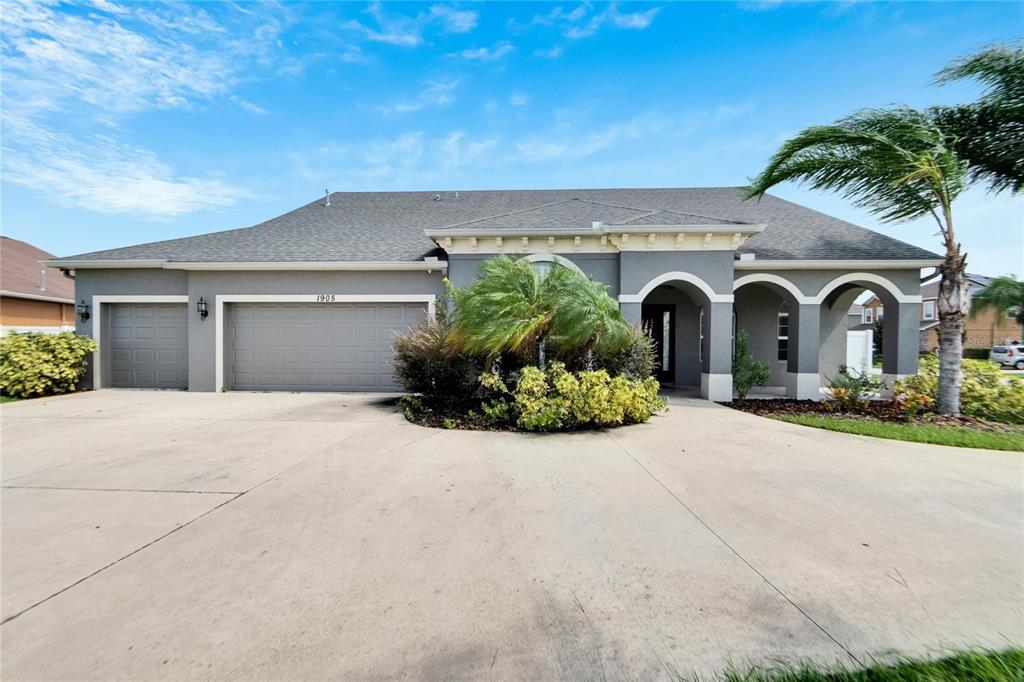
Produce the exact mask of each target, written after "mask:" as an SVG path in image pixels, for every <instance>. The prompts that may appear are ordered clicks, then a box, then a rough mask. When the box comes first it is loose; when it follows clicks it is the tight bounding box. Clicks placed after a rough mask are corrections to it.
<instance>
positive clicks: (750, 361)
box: [732, 330, 771, 400]
mask: <svg viewBox="0 0 1024 682" xmlns="http://www.w3.org/2000/svg"><path fill="white" fill-rule="evenodd" d="M749 345H750V335H749V334H747V332H745V331H743V330H740V331H739V332H737V333H736V350H735V352H734V353H733V356H732V385H733V388H734V389H736V395H738V396H739V398H740V400H743V399H744V398H746V397H747V393H749V392H750V389H751V388H753V387H754V386H767V385H768V379H769V378H770V377H771V372H770V371H769V370H768V365H766V364H765V363H763V362H758V361H757V360H755V359H754V356H753V355H751V354H750V350H749V348H748V346H749Z"/></svg>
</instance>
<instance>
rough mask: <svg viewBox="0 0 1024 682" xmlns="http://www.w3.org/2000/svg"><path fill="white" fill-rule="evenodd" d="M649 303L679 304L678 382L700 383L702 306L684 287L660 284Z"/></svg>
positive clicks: (677, 325)
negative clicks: (696, 302)
mask: <svg viewBox="0 0 1024 682" xmlns="http://www.w3.org/2000/svg"><path fill="white" fill-rule="evenodd" d="M644 302H645V303H667V304H669V305H675V313H676V334H675V350H676V356H675V377H674V382H675V385H676V386H700V365H701V361H700V306H698V305H697V304H695V303H694V302H693V300H692V299H691V298H690V297H689V296H687V295H686V293H685V292H683V291H682V290H680V289H677V288H675V287H671V286H660V287H658V288H657V289H655V290H654V291H652V292H651V293H650V295H649V296H648V297H647V300H646V301H644Z"/></svg>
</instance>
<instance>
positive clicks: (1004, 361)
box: [988, 346, 1024, 369]
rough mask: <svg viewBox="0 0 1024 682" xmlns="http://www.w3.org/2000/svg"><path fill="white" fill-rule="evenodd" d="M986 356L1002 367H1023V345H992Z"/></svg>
mask: <svg viewBox="0 0 1024 682" xmlns="http://www.w3.org/2000/svg"><path fill="white" fill-rule="evenodd" d="M988 357H989V359H990V360H991V361H992V362H998V363H999V364H1000V365H1002V366H1003V367H1013V368H1014V369H1024V346H993V347H992V354H991V355H989V356H988Z"/></svg>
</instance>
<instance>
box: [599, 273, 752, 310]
mask: <svg viewBox="0 0 1024 682" xmlns="http://www.w3.org/2000/svg"><path fill="white" fill-rule="evenodd" d="M672 282H687V283H689V284H692V285H694V286H695V287H697V288H698V289H700V291H701V293H703V294H704V296H706V297H707V299H708V302H709V303H732V302H733V300H734V299H733V295H732V294H717V293H715V290H714V289H712V288H711V285H710V284H708V283H707V282H705V281H704V280H703V279H701V278H700V277H698V276H697V275H694V274H693V273H690V272H665V273H662V274H660V275H658V276H657V277H655V278H654V279H652V280H651V281H649V282H648V283H647V284H645V285H644V286H643V287H642V288H641V289H640V291H639V292H638V293H635V294H619V303H643V302H644V299H645V298H647V295H648V294H649V293H651V292H652V291H654V289H655V288H657V287H659V286H661V285H662V284H671V283H672Z"/></svg>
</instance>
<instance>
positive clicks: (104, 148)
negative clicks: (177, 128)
mask: <svg viewBox="0 0 1024 682" xmlns="http://www.w3.org/2000/svg"><path fill="white" fill-rule="evenodd" d="M7 130H8V134H11V133H13V134H14V135H16V136H17V137H18V139H19V140H20V141H22V142H26V141H27V142H30V143H31V144H30V145H27V146H26V147H19V148H17V149H11V148H5V150H4V157H5V158H4V177H5V179H6V180H8V181H10V182H13V183H16V184H18V185H21V186H22V187H27V188H28V189H31V190H35V191H37V192H39V193H41V194H44V195H46V196H47V198H49V199H50V200H51V201H53V202H54V203H57V204H61V205H63V206H70V207H74V208H86V209H89V210H91V211H98V212H101V213H143V214H148V215H152V216H173V215H180V214H183V213H191V212H193V211H198V210H201V209H206V208H214V207H217V206H229V205H231V204H233V203H235V202H236V201H237V200H238V199H239V198H241V197H243V196H245V195H246V193H245V192H244V191H243V190H241V189H239V188H237V187H234V186H232V185H231V184H229V183H226V182H224V181H223V180H219V179H216V178H196V177H188V176H179V175H175V174H174V172H173V171H172V170H171V169H170V168H168V167H167V166H166V165H165V164H163V163H161V162H160V160H159V159H157V157H156V155H155V154H153V153H152V152H150V151H148V150H146V149H141V148H138V147H132V146H129V145H124V144H122V143H120V142H118V141H117V140H115V139H113V138H110V137H105V136H98V135H97V136H92V137H90V138H89V139H87V140H84V141H83V140H79V139H76V138H74V137H72V136H70V135H66V134H63V133H55V132H52V131H49V130H46V129H44V128H40V127H37V126H34V125H32V124H31V123H28V122H14V121H10V120H9V121H8V122H7Z"/></svg>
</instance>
